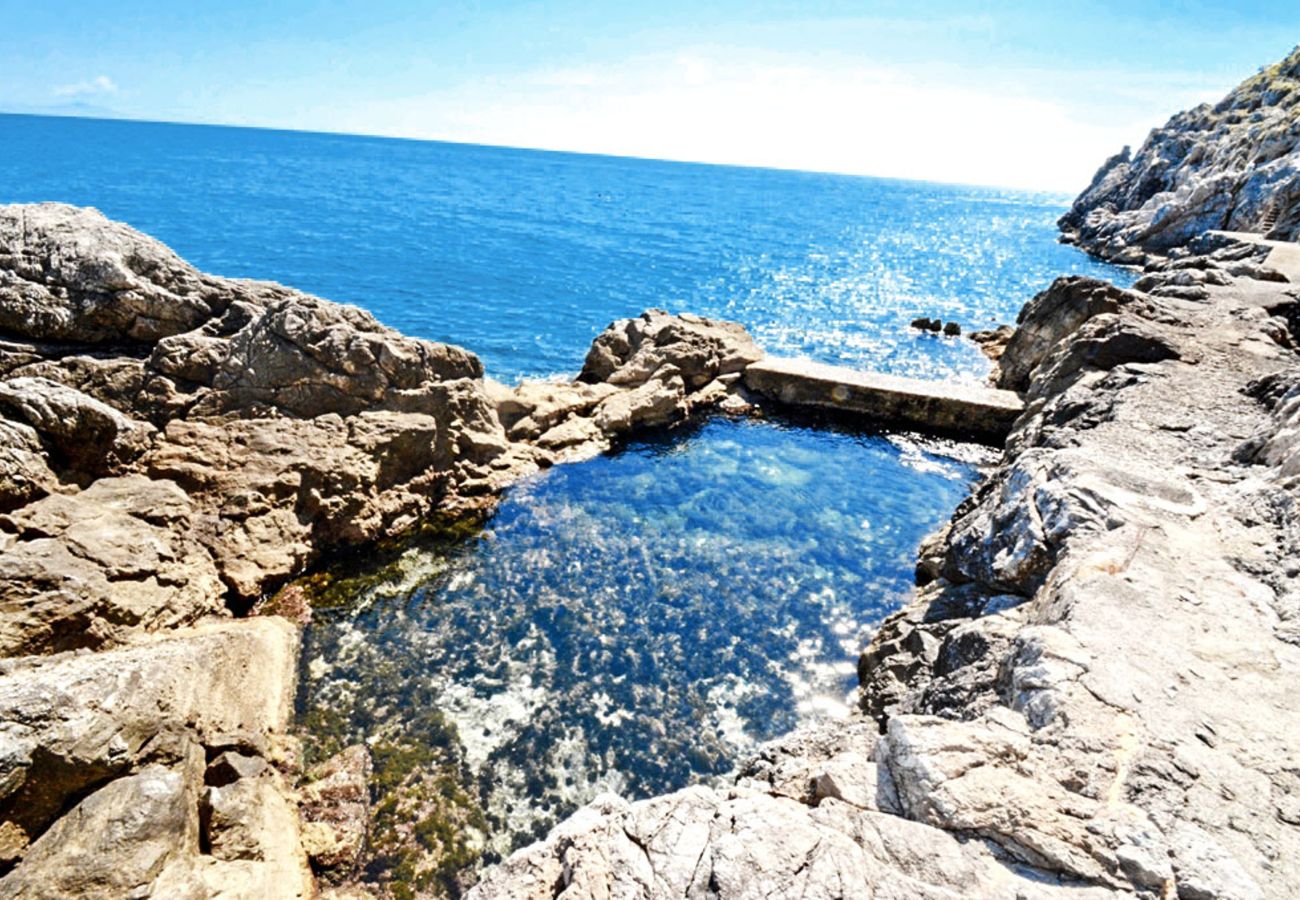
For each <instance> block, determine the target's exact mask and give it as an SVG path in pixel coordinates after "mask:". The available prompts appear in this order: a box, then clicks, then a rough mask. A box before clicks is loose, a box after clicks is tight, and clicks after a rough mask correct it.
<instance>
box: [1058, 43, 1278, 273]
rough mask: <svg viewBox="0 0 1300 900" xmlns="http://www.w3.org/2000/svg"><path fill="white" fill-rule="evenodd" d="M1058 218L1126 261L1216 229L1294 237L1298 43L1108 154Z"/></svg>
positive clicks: (1072, 233)
mask: <svg viewBox="0 0 1300 900" xmlns="http://www.w3.org/2000/svg"><path fill="white" fill-rule="evenodd" d="M1060 226H1061V230H1062V232H1064V235H1065V239H1066V240H1070V241H1073V242H1075V243H1078V244H1079V245H1080V246H1082V247H1084V248H1086V249H1088V250H1089V251H1091V252H1093V253H1097V254H1099V255H1101V256H1104V257H1106V258H1108V259H1114V260H1116V261H1118V262H1126V263H1135V262H1141V261H1142V259H1143V251H1154V252H1158V253H1162V252H1165V251H1168V250H1171V249H1173V248H1175V247H1179V246H1182V245H1184V244H1186V243H1188V242H1189V241H1191V240H1192V239H1194V238H1196V237H1198V236H1199V235H1201V234H1202V233H1204V232H1206V231H1210V230H1216V229H1218V230H1225V231H1245V232H1255V233H1258V234H1261V235H1264V236H1266V237H1269V238H1274V239H1277V240H1282V241H1293V240H1296V238H1297V237H1298V236H1300V48H1297V49H1296V50H1295V51H1294V52H1292V53H1291V55H1290V56H1288V57H1287V58H1286V59H1284V60H1282V61H1281V62H1279V63H1277V64H1276V65H1272V66H1269V67H1267V68H1265V69H1263V70H1261V71H1260V72H1259V73H1258V74H1256V75H1254V76H1253V77H1251V78H1248V79H1246V81H1244V82H1242V84H1241V85H1240V86H1238V87H1237V88H1236V90H1234V91H1233V92H1232V93H1230V94H1228V96H1226V97H1224V98H1223V99H1222V100H1221V101H1219V102H1218V103H1217V104H1215V105H1213V106H1211V105H1209V104H1203V105H1201V106H1198V107H1196V108H1195V109H1191V110H1187V111H1186V112H1181V113H1179V114H1178V115H1176V116H1174V117H1173V118H1172V119H1170V120H1169V121H1168V122H1167V123H1166V124H1165V125H1164V126H1163V127H1161V128H1157V129H1155V130H1154V131H1152V132H1151V134H1150V136H1148V137H1147V139H1146V141H1145V142H1144V143H1143V144H1142V146H1141V148H1140V149H1139V150H1138V151H1137V153H1132V152H1130V150H1129V148H1127V147H1125V148H1124V150H1123V151H1122V152H1121V153H1119V154H1117V155H1116V156H1114V157H1112V158H1111V159H1109V160H1107V161H1106V163H1105V164H1104V165H1103V166H1102V167H1101V169H1100V170H1099V171H1098V172H1097V174H1096V176H1095V177H1094V178H1093V181H1092V184H1091V185H1089V186H1088V188H1087V190H1085V191H1084V192H1083V193H1082V194H1081V195H1080V196H1079V198H1078V199H1077V200H1075V201H1074V205H1073V206H1072V207H1071V208H1070V211H1069V212H1067V213H1066V214H1065V215H1064V216H1063V217H1062V218H1061V221H1060Z"/></svg>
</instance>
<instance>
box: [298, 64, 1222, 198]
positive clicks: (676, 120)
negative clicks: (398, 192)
mask: <svg viewBox="0 0 1300 900" xmlns="http://www.w3.org/2000/svg"><path fill="white" fill-rule="evenodd" d="M967 81H968V80H967ZM1099 90H1104V86H1099ZM1103 96H1104V94H1103ZM1196 99H1200V98H1199V97H1197V98H1196ZM1164 102H1165V103H1171V102H1172V103H1176V102H1177V98H1169V97H1167V96H1166V97H1165V101H1164ZM1128 106H1129V109H1130V112H1131V114H1132V115H1133V118H1132V119H1130V120H1129V121H1119V122H1115V121H1112V118H1113V117H1114V115H1115V113H1114V110H1108V111H1107V112H1108V115H1106V116H1101V115H1096V114H1094V113H1091V112H1089V111H1088V110H1085V109H1083V108H1082V107H1081V106H1079V105H1077V104H1076V105H1071V104H1070V103H1068V102H1066V101H1064V100H1062V99H1059V98H1057V97H1054V96H1052V92H1051V90H1050V89H1043V90H1042V91H1040V92H1039V93H1037V94H1035V93H1032V92H1030V91H1027V90H1024V89H999V88H997V87H993V86H988V85H985V86H978V85H975V84H968V83H965V81H964V80H963V79H962V78H961V77H960V73H956V75H954V73H951V72H948V73H932V74H931V75H930V76H929V77H924V76H918V75H916V74H915V73H911V72H906V71H902V70H893V69H885V68H873V67H870V66H865V65H861V64H858V63H855V62H853V61H846V60H843V59H834V58H829V59H824V60H821V59H818V60H808V59H798V58H794V57H788V56H775V55H772V54H757V53H753V52H748V51H736V50H732V49H729V48H720V47H706V48H696V49H690V50H684V51H682V52H679V53H675V54H668V55H662V56H655V57H645V58H640V59H632V60H627V61H625V62H622V63H619V64H613V65H589V66H578V67H567V68H564V69H548V70H543V71H534V72H528V73H524V74H521V75H515V76H510V77H503V78H498V79H493V80H489V81H477V82H474V83H466V84H462V85H459V86H456V87H453V88H449V89H446V90H440V91H436V92H432V93H429V94H424V95H421V96H415V97H406V98H397V99H393V100H388V101H382V102H380V103H371V104H367V105H366V106H365V107H363V108H357V109H353V110H346V109H338V108H337V107H336V108H333V109H330V110H328V111H326V110H321V111H320V115H321V116H322V117H323V116H326V115H327V116H328V121H329V123H330V127H333V128H342V129H344V130H348V131H357V132H368V133H372V134H374V133H378V134H390V135H401V136H407V137H421V138H435V139H444V140H454V141H468V142H474V143H484V144H502V145H507V146H524V147H536V148H544V149H554V150H578V151H585V152H593V153H610V154H616V155H631V156H646V157H654V158H660V159H679V160H693V161H698V162H720V163H735V164H741V165H756V166H774V167H779V168H795V169H810V170H819V171H830V172H845V173H853V174H867V175H881V176H893V177H902V178H917V179H933V180H942V181H954V182H964V183H972V184H993V185H1003V186H1009V187H1031V188H1046V189H1059V190H1069V191H1077V190H1079V189H1081V188H1082V187H1083V186H1084V185H1085V184H1086V183H1087V181H1088V179H1089V178H1090V177H1091V176H1092V173H1093V172H1094V171H1095V170H1096V168H1097V166H1098V165H1099V164H1100V162H1101V161H1102V160H1103V159H1105V158H1106V157H1108V156H1110V155H1111V154H1112V153H1114V152H1115V151H1116V150H1118V149H1119V148H1120V146H1122V145H1123V144H1125V143H1137V142H1140V141H1141V139H1142V138H1143V136H1144V135H1145V133H1146V131H1147V130H1148V129H1149V128H1150V127H1151V126H1153V125H1155V124H1158V123H1159V122H1161V121H1163V117H1164V116H1167V115H1168V113H1171V112H1173V111H1174V109H1176V108H1178V107H1177V106H1176V105H1175V106H1173V107H1172V108H1170V109H1168V110H1162V111H1160V112H1158V113H1156V112H1154V111H1152V110H1149V109H1147V108H1146V106H1145V105H1143V104H1134V103H1131V104H1128Z"/></svg>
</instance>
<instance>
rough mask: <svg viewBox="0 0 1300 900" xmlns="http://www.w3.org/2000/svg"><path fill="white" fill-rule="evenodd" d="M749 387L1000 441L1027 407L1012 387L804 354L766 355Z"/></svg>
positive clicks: (796, 402) (749, 372)
mask: <svg viewBox="0 0 1300 900" xmlns="http://www.w3.org/2000/svg"><path fill="white" fill-rule="evenodd" d="M744 380H745V386H746V387H747V388H749V389H750V390H751V391H754V392H755V393H758V394H762V395H764V396H766V397H770V398H772V399H773V400H778V401H780V402H781V403H785V404H788V405H790V406H815V407H823V408H826V409H833V410H838V411H841V412H848V413H856V414H860V415H863V416H866V417H869V418H871V419H874V420H876V421H878V422H880V423H881V424H884V425H897V426H901V427H905V428H924V429H931V430H936V431H943V432H947V433H950V434H953V435H957V436H962V437H968V438H971V439H974V440H978V441H980V442H981V443H987V444H993V445H995V446H1001V444H1002V441H1003V439H1004V438H1006V436H1007V433H1008V432H1009V431H1010V430H1011V425H1012V423H1014V422H1015V420H1016V418H1017V417H1018V416H1019V415H1020V413H1021V411H1022V410H1023V409H1024V402H1023V401H1022V400H1021V399H1020V395H1019V394H1016V393H1014V392H1012V391H1000V390H995V389H994V388H984V387H975V386H970V385H958V384H949V383H946V382H939V381H921V380H919V379H915V378H900V377H898V376H897V375H884V374H881V373H879V372H865V371H862V370H859V369H848V368H843V367H840V366H828V365H824V364H822V363H815V362H809V361H807V360H801V359H782V358H779V357H770V356H769V357H767V358H766V359H763V360H761V361H759V362H756V363H753V364H752V365H750V366H749V367H748V368H747V369H745V375H744Z"/></svg>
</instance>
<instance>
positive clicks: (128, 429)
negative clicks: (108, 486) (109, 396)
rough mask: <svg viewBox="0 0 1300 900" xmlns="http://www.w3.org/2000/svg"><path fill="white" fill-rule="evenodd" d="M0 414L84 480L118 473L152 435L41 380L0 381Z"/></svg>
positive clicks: (103, 405) (92, 402)
mask: <svg viewBox="0 0 1300 900" xmlns="http://www.w3.org/2000/svg"><path fill="white" fill-rule="evenodd" d="M0 414H3V415H7V416H8V417H9V418H10V419H12V420H15V421H18V422H22V423H24V424H26V425H28V426H30V427H31V428H32V429H33V430H35V431H36V433H37V434H39V435H40V436H41V437H42V438H44V440H45V442H46V444H47V445H48V446H49V447H50V449H51V450H52V454H53V456H54V460H55V462H56V465H60V466H61V467H63V468H67V469H70V470H72V471H74V472H77V473H80V474H83V475H89V476H99V475H107V474H116V473H120V472H122V471H123V470H124V469H125V468H126V467H127V466H128V465H129V464H130V463H131V462H132V461H133V460H135V459H136V458H137V457H139V456H140V454H142V453H143V452H144V451H145V450H146V449H147V448H148V447H149V444H150V440H151V438H152V437H153V434H154V428H153V426H152V425H149V424H148V423H146V422H140V421H137V420H133V419H131V418H129V417H127V416H125V415H123V414H122V413H120V412H118V411H117V410H116V409H114V408H113V407H111V406H109V405H108V404H106V403H103V402H101V401H99V400H96V399H94V398H93V397H90V396H87V395H86V394H83V393H82V392H81V391H78V390H76V389H75V388H70V387H67V386H66V385H63V384H59V383H58V382H54V381H50V380H48V379H45V378H30V377H27V378H10V379H8V380H5V381H0Z"/></svg>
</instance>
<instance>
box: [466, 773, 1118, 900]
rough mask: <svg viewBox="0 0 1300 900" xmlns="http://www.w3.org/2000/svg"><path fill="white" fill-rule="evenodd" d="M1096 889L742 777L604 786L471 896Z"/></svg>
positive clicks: (949, 838)
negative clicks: (626, 791)
mask: <svg viewBox="0 0 1300 900" xmlns="http://www.w3.org/2000/svg"><path fill="white" fill-rule="evenodd" d="M1067 891H1069V893H1068V896H1071V897H1077V898H1092V897H1100V896H1103V894H1102V892H1100V891H1088V890H1086V889H1084V890H1080V889H1078V888H1066V887H1062V886H1060V885H1059V884H1058V883H1056V881H1055V879H1053V878H1051V877H1050V876H1045V875H1044V874H1043V873H1039V872H1033V871H1031V870H1028V869H1027V868H1020V869H1017V868H1016V867H1014V866H1005V865H1004V864H1003V863H1002V862H1001V861H999V860H998V859H997V858H996V857H995V856H994V854H993V853H992V852H991V851H990V850H989V848H988V847H987V846H986V845H984V844H983V843H982V842H980V841H968V842H962V841H960V840H958V839H957V838H955V837H954V836H953V835H950V834H948V833H946V832H944V831H940V830H938V829H935V828H931V827H928V826H926V825H922V824H919V823H916V822H909V821H907V820H905V819H900V818H898V817H897V816H893V815H888V814H884V813H880V812H876V811H875V810H873V809H861V808H858V807H856V806H853V805H851V804H849V803H845V802H843V801H841V800H838V799H836V798H834V797H822V798H820V799H819V801H818V803H817V805H816V806H807V805H804V804H802V803H800V802H798V801H796V800H793V799H790V798H788V797H781V796H773V795H772V794H768V793H765V792H761V791H754V790H749V789H746V788H743V787H738V788H734V789H732V790H731V791H729V792H727V793H725V794H724V793H720V792H717V791H713V790H710V789H708V788H704V787H692V788H687V789H685V790H682V791H678V792H676V793H674V794H668V795H666V796H663V797H656V798H653V799H650V800H644V801H639V802H637V803H632V804H629V803H627V802H626V801H623V800H621V799H619V798H618V797H615V796H612V795H604V796H602V797H599V798H597V799H596V800H594V801H593V802H592V803H591V804H590V805H588V806H587V807H584V808H583V809H582V810H580V811H579V812H578V813H576V814H575V815H574V816H573V817H571V818H570V819H569V820H567V821H566V822H564V823H562V824H561V825H560V826H558V827H557V828H556V829H555V830H554V831H552V833H551V834H550V836H548V837H547V839H546V840H545V841H542V842H539V843H537V844H534V845H533V846H531V847H528V848H525V849H523V850H520V851H518V852H517V853H515V854H514V855H512V856H511V857H510V858H509V859H508V860H506V861H505V862H504V863H502V864H501V865H500V866H499V867H497V868H496V869H493V870H490V871H489V872H488V873H487V874H486V875H485V877H484V879H483V880H482V881H481V882H480V883H479V884H478V885H476V886H475V887H474V888H473V889H472V890H471V891H470V892H469V895H468V896H469V897H470V898H474V900H494V898H512V900H523V898H550V897H557V896H566V897H609V896H626V897H645V898H650V897H655V898H660V897H664V898H667V897H695V896H710V897H718V898H748V897H808V898H827V900H830V898H846V900H847V898H851V897H881V898H898V900H902V898H908V897H934V898H936V900H937V898H940V897H956V896H961V897H1004V898H1008V900H1009V898H1012V897H1017V896H1021V893H1020V892H1028V893H1030V894H1032V895H1033V896H1038V897H1044V898H1051V897H1058V896H1060V897H1065V896H1067V893H1066V892H1067Z"/></svg>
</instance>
